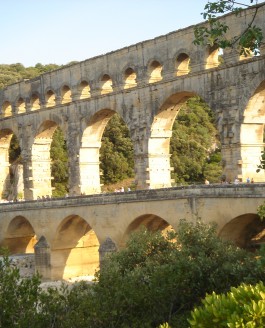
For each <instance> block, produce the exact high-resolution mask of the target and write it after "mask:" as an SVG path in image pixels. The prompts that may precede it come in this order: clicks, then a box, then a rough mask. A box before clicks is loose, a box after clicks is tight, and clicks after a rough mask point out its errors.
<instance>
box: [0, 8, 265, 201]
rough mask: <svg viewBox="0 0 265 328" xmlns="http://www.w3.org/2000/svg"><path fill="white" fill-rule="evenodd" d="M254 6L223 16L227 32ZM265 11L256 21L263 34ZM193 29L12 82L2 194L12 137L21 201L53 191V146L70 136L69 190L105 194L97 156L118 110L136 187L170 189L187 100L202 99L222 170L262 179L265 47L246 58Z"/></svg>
mask: <svg viewBox="0 0 265 328" xmlns="http://www.w3.org/2000/svg"><path fill="white" fill-rule="evenodd" d="M252 17H253V9H251V8H250V9H247V10H244V11H242V12H241V13H240V14H239V15H238V17H237V18H236V19H235V17H234V16H233V15H227V16H224V17H223V18H221V19H223V20H225V21H226V22H227V24H228V25H229V26H230V30H229V31H230V33H231V34H235V35H237V34H239V33H241V32H242V31H244V30H245V28H246V26H247V24H248V23H249V22H250V21H251V19H252ZM264 18H265V9H264V7H261V8H260V9H259V11H258V14H257V17H256V24H257V25H260V26H261V27H262V30H263V33H264V35H265V23H264V22H265V19H264ZM193 29H194V27H192V26H191V27H187V28H184V29H181V30H178V31H175V32H172V33H169V34H167V35H163V36H159V37H157V38H155V39H152V40H147V41H144V42H141V43H138V44H134V45H131V46H128V47H125V48H123V49H120V50H117V51H113V52H110V53H107V54H105V55H102V56H98V57H94V58H91V59H88V60H85V61H82V62H79V63H76V64H72V65H69V66H66V67H63V68H61V69H58V70H55V71H52V72H49V73H45V74H43V75H41V76H39V77H37V78H35V79H32V80H24V81H20V82H18V83H15V84H12V85H10V86H8V87H6V88H4V89H3V90H1V91H0V106H1V118H0V193H1V194H2V195H3V194H5V189H6V188H7V187H6V186H7V182H8V181H9V160H8V149H9V144H10V140H11V137H12V135H13V134H15V135H16V136H17V138H18V140H19V144H20V148H21V156H22V161H23V182H24V197H25V199H27V200H30V199H37V197H38V196H42V195H51V193H52V191H51V190H52V188H51V179H52V176H51V165H50V164H51V160H50V145H51V141H52V135H53V132H54V131H55V129H56V128H57V127H60V128H61V129H62V131H63V132H64V135H65V138H66V142H67V146H68V158H69V172H68V175H69V190H70V192H69V194H70V195H80V194H81V193H85V194H86V195H88V194H94V193H99V192H100V191H101V187H100V169H99V150H100V146H101V137H102V134H103V132H104V129H105V127H106V125H107V123H108V121H109V119H110V118H111V117H112V115H113V114H114V113H116V112H117V113H118V114H119V115H120V116H121V117H122V118H123V120H124V121H125V123H126V124H127V126H128V128H129V131H130V136H131V138H132V141H133V145H134V162H135V175H136V182H137V187H138V189H148V188H150V187H151V188H152V189H154V188H161V187H170V186H171V183H172V180H171V167H170V154H169V142H170V137H171V133H172V125H173V122H174V120H175V118H176V117H177V114H178V111H179V110H180V108H181V106H182V105H183V103H184V102H185V101H186V100H187V99H188V98H189V97H191V96H194V95H198V96H200V97H201V98H202V99H203V100H204V101H205V102H206V103H207V104H208V105H209V106H210V108H211V109H212V110H213V111H214V113H215V116H216V121H217V127H218V130H219V133H220V139H221V145H222V149H221V151H222V159H223V173H224V174H225V175H226V177H227V178H228V179H231V180H232V179H234V178H235V177H237V178H238V179H239V180H240V181H244V180H245V179H246V177H247V176H251V177H253V178H254V179H255V181H257V182H262V181H264V180H265V176H264V174H263V173H256V168H257V165H258V164H259V161H260V154H261V151H262V150H263V147H264V143H263V127H264V122H265V115H264V114H265V103H264V95H265V69H264V67H265V49H264V48H261V49H260V56H250V57H242V56H239V54H238V53H237V52H236V51H234V50H229V51H226V50H225V51H224V53H223V56H222V60H221V61H220V60H219V59H218V58H219V49H215V48H207V47H205V48H203V47H198V46H195V45H194V44H193V43H192V41H193Z"/></svg>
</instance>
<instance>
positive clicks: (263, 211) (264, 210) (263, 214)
mask: <svg viewBox="0 0 265 328" xmlns="http://www.w3.org/2000/svg"><path fill="white" fill-rule="evenodd" d="M257 214H258V216H259V217H260V219H261V221H263V220H264V218H265V203H264V204H262V205H260V206H258V209H257Z"/></svg>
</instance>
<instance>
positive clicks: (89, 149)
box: [79, 142, 101, 195]
mask: <svg viewBox="0 0 265 328" xmlns="http://www.w3.org/2000/svg"><path fill="white" fill-rule="evenodd" d="M100 146H101V143H100V142H97V143H96V142H94V143H93V144H92V145H91V146H85V147H83V146H82V147H81V149H80V155H79V164H80V189H81V193H82V194H86V195H90V194H97V193H100V192H101V188H100V170H99V163H100V162H99V149H100Z"/></svg>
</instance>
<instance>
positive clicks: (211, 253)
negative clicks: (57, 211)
mask: <svg viewBox="0 0 265 328" xmlns="http://www.w3.org/2000/svg"><path fill="white" fill-rule="evenodd" d="M255 255H256V254H252V253H247V252H246V251H244V250H241V249H239V248H237V247H235V246H234V245H232V244H229V243H227V242H223V241H222V240H221V239H219V238H218V237H217V235H216V228H215V226H214V225H206V224H203V223H202V222H201V221H199V220H198V221H196V222H195V223H190V222H187V221H185V220H183V221H181V222H180V224H179V226H178V231H177V232H176V233H174V232H171V233H170V234H168V235H167V236H163V235H162V234H161V233H160V232H156V233H154V232H149V231H147V230H144V229H143V230H140V231H138V232H136V233H133V234H132V235H131V237H130V238H129V240H128V242H127V245H126V247H125V248H124V249H121V250H120V251H118V252H117V253H113V254H111V255H110V256H109V257H108V258H106V259H105V260H104V265H103V267H102V268H101V270H100V271H99V272H98V273H97V275H96V282H95V283H93V284H88V283H85V282H82V283H78V284H76V285H74V286H72V287H71V288H70V289H69V288H66V287H65V286H62V287H61V288H60V290H57V289H51V288H50V289H48V290H46V291H43V290H41V289H40V286H39V285H40V280H39V277H38V276H34V277H33V278H32V279H25V280H24V279H21V277H20V276H19V272H18V271H17V269H14V268H11V267H10V265H9V262H8V260H7V259H6V260H5V262H1V266H0V306H1V312H0V326H2V327H15V326H17V327H27V328H28V327H29V328H30V327H36V328H47V327H48V328H49V327H53V328H75V327H76V328H77V327H78V328H90V327H91V328H106V327H108V328H114V327H119V328H138V327H139V328H140V327H141V328H152V327H159V325H162V324H163V323H166V322H167V323H168V325H170V327H172V328H175V327H178V328H186V327H188V321H187V318H188V316H189V314H190V311H191V310H192V309H193V308H194V306H198V305H199V304H200V301H201V299H203V298H204V297H205V295H206V294H207V293H208V294H209V293H212V292H213V291H215V292H216V293H226V292H228V290H229V288H230V287H232V286H234V287H237V286H239V285H240V284H241V283H243V282H244V283H252V284H256V283H257V282H259V281H260V280H263V279H264V277H263V276H264V275H263V272H264V269H263V268H264V261H263V260H262V258H259V259H258V260H257V259H256V257H255ZM244 286H245V285H244ZM197 311H198V310H197ZM21 313H22V314H21ZM29 322H30V324H29ZM162 327H163V326H162ZM164 327H167V326H166V324H164ZM206 327H207V326H206ZM209 327H210V326H209ZM216 327H217V326H216Z"/></svg>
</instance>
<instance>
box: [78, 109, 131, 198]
mask: <svg viewBox="0 0 265 328" xmlns="http://www.w3.org/2000/svg"><path fill="white" fill-rule="evenodd" d="M111 118H112V120H111ZM108 123H109V124H108ZM105 128H106V132H104V131H105ZM103 133H104V135H103ZM132 147H133V146H132V142H131V140H130V138H129V131H128V128H127V126H126V125H125V123H124V122H123V121H122V119H121V118H120V117H119V116H118V115H117V114H116V115H115V112H114V111H113V110H109V109H104V110H101V111H99V112H98V113H96V114H95V115H94V116H93V117H92V118H91V120H90V122H89V123H88V126H87V128H86V129H85V130H84V133H83V136H82V141H81V148H80V153H79V164H80V185H81V193H82V194H86V195H88V194H95V193H99V192H101V182H103V183H104V184H106V185H109V184H114V183H116V182H119V181H122V180H124V179H127V178H128V179H129V180H130V178H131V176H132V175H133V169H132V166H133V164H132V163H133V151H132ZM99 156H100V157H99ZM100 161H101V170H102V173H103V175H102V180H101V181H100V175H101V172H100ZM127 182H128V183H130V181H127ZM112 187H113V188H115V187H114V186H112ZM106 190H109V189H106Z"/></svg>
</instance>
